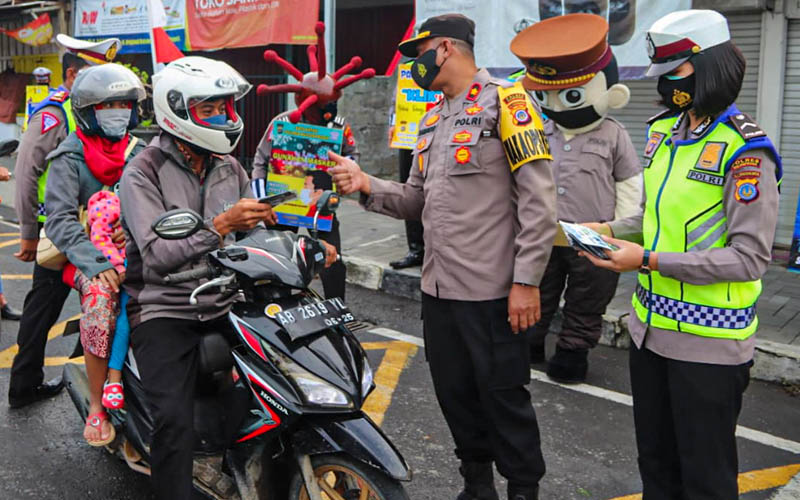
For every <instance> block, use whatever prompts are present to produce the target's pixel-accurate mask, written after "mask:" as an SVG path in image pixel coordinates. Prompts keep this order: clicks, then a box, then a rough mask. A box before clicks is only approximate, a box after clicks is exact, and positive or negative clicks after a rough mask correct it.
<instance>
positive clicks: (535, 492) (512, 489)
mask: <svg viewBox="0 0 800 500" xmlns="http://www.w3.org/2000/svg"><path fill="white" fill-rule="evenodd" d="M508 500H539V487H538V486H511V485H510V484H509V485H508Z"/></svg>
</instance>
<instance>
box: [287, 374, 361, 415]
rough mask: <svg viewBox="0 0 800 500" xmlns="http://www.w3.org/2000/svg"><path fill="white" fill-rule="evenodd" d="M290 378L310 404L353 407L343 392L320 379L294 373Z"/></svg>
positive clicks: (310, 375)
mask: <svg viewBox="0 0 800 500" xmlns="http://www.w3.org/2000/svg"><path fill="white" fill-rule="evenodd" d="M291 376H292V379H293V380H294V381H295V382H296V383H297V386H298V387H299V388H300V391H301V392H302V393H303V394H304V395H305V397H306V400H307V401H308V402H309V403H311V404H315V405H320V406H340V407H343V408H350V407H352V406H353V403H351V402H350V400H349V399H348V397H347V395H346V394H345V393H344V392H342V391H340V390H339V389H337V388H336V387H334V386H332V385H331V384H329V383H327V382H325V381H324V380H322V379H321V378H319V377H315V376H314V375H312V374H311V373H308V372H306V373H304V374H299V373H294V374H292V375H291Z"/></svg>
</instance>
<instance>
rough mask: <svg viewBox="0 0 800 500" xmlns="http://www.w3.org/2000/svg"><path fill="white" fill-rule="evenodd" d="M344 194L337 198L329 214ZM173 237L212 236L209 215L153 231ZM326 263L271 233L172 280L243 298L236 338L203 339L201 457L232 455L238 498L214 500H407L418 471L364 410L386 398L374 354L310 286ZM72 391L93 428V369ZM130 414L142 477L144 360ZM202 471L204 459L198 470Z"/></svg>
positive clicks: (173, 220) (315, 248)
mask: <svg viewBox="0 0 800 500" xmlns="http://www.w3.org/2000/svg"><path fill="white" fill-rule="evenodd" d="M338 203H339V198H338V195H336V194H335V193H333V192H330V191H326V192H325V193H324V194H323V195H322V197H321V198H320V199H319V201H318V203H317V214H316V216H315V219H314V227H313V228H312V230H311V235H312V236H316V235H317V233H316V230H317V228H316V221H317V217H319V216H325V215H331V214H332V213H333V212H334V211H335V209H336V208H337V206H338ZM153 230H154V231H155V232H156V234H157V235H158V236H159V237H161V238H165V239H182V238H188V237H189V236H191V235H193V234H194V233H196V232H197V231H201V230H207V228H206V227H205V226H204V222H203V219H202V217H200V216H199V215H198V214H197V213H195V212H193V211H191V210H185V209H177V210H172V211H170V212H167V213H165V214H163V215H162V216H160V217H159V218H158V220H156V221H155V222H154V223H153ZM324 262H325V248H324V247H323V246H322V244H321V243H320V242H319V241H318V240H317V239H315V238H308V237H304V236H298V235H296V234H293V233H291V232H278V231H260V232H255V233H253V234H252V235H250V236H248V237H247V238H244V239H242V240H239V241H237V242H236V243H235V244H231V245H228V246H225V247H224V248H220V249H218V250H214V251H212V252H210V253H209V254H208V259H207V264H206V265H204V266H202V267H199V268H195V269H191V270H188V271H184V272H179V273H175V274H170V275H167V276H165V277H164V281H165V282H167V283H172V284H178V283H182V282H188V281H192V280H197V279H207V280H208V281H205V282H204V283H203V284H201V285H200V286H199V287H197V288H196V289H195V290H194V291H193V293H192V295H191V298H190V302H192V303H196V297H197V296H198V295H199V294H202V293H203V292H204V291H205V290H209V289H212V288H222V289H227V290H232V291H235V292H236V293H238V294H239V296H240V300H239V301H237V302H236V303H235V304H234V306H233V308H232V309H231V311H230V313H229V315H228V318H229V321H230V323H231V326H232V327H233V328H232V330H233V331H234V332H235V334H233V333H229V332H218V333H212V334H206V335H204V336H203V338H202V340H201V345H200V373H201V375H200V376H199V380H198V386H197V387H198V389H197V395H196V397H195V431H196V434H197V446H196V452H197V453H198V454H202V453H206V454H210V453H213V452H217V453H218V451H219V450H225V453H224V463H223V470H224V472H225V474H227V475H228V476H229V477H230V478H231V480H232V481H233V482H234V483H235V486H236V490H237V491H238V493H236V494H233V495H229V496H227V497H225V496H220V494H219V493H215V492H214V491H213V490H212V489H210V488H209V487H208V486H207V485H206V484H204V483H203V482H201V481H199V480H198V479H197V478H195V487H196V488H198V489H200V490H201V491H203V492H204V493H206V495H208V496H209V497H211V498H217V499H222V498H241V499H259V500H266V499H270V500H283V499H290V500H365V499H367V500H407V499H408V495H407V494H406V492H405V490H404V489H403V486H402V484H401V481H408V480H410V479H411V471H410V469H409V467H408V465H407V464H406V462H405V460H404V459H403V457H402V456H401V455H400V453H399V452H398V451H397V449H396V448H395V446H394V445H393V444H392V442H391V441H390V440H389V438H388V437H386V435H385V434H384V433H383V432H382V431H381V430H380V429H379V428H378V427H377V426H376V425H375V424H374V423H373V422H372V420H370V418H369V417H368V416H366V415H365V414H364V413H363V412H362V411H361V406H362V404H363V403H364V400H365V399H366V398H367V396H368V395H369V393H370V392H371V391H372V390H373V389H374V383H373V376H372V370H371V369H370V367H369V364H368V362H367V358H366V355H365V352H364V350H363V348H362V347H361V345H360V344H359V342H358V340H357V339H356V337H355V336H354V335H353V333H352V332H351V331H350V330H349V329H348V328H347V323H349V322H351V321H353V320H354V318H353V315H352V313H351V312H350V311H349V310H348V309H347V307H346V306H345V304H344V303H343V302H342V300H341V299H338V298H334V299H328V300H323V299H322V298H321V297H320V296H319V295H318V294H317V293H316V292H315V291H314V290H312V289H311V288H309V284H310V282H311V280H312V279H313V278H314V276H315V275H316V274H317V273H318V271H320V270H321V269H322V267H323V265H324ZM64 381H65V382H66V384H67V390H68V392H69V394H70V396H71V398H72V400H73V402H74V403H75V406H76V407H77V409H78V413H79V414H80V416H81V418H83V419H85V418H86V416H87V413H88V408H89V390H88V385H87V379H86V375H85V372H84V371H83V368H82V367H80V366H78V365H75V364H70V363H68V364H66V365H65V367H64ZM123 381H124V386H125V404H126V408H125V409H124V410H119V411H117V410H112V411H110V412H109V414H110V417H111V421H112V423H113V424H114V426H115V427H116V429H117V436H118V438H117V439H116V440H115V442H114V443H112V444H111V445H109V446H108V450H109V451H110V452H111V453H114V454H116V455H117V456H119V457H120V458H122V459H123V460H124V461H125V462H127V464H128V465H129V466H130V467H131V468H132V469H133V470H135V471H137V472H141V473H144V474H149V472H150V468H149V465H148V461H149V452H150V443H149V440H150V435H151V431H152V428H153V422H152V418H151V415H150V412H149V410H148V406H147V403H146V401H145V400H144V390H143V388H142V383H141V381H140V378H139V374H138V370H137V367H136V360H135V358H134V357H133V354H132V351H129V354H128V359H127V361H126V365H125V368H124V370H123ZM196 463H197V461H196Z"/></svg>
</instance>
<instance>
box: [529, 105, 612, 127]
mask: <svg viewBox="0 0 800 500" xmlns="http://www.w3.org/2000/svg"><path fill="white" fill-rule="evenodd" d="M542 111H544V114H546V115H547V117H548V118H550V119H551V120H553V121H554V122H556V123H557V124H559V125H561V126H562V127H564V128H567V129H573V128H582V127H585V126H587V125H589V124H591V123H594V122H596V121H597V120H599V119H600V118H602V116H600V115H598V114H597V111H595V110H594V106H584V107H582V108H578V109H568V110H566V111H556V110H554V109H547V108H544V107H543V108H542Z"/></svg>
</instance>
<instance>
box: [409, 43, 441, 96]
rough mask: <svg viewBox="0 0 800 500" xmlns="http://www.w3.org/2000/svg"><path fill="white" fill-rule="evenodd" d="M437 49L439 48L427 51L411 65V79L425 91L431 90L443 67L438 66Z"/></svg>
mask: <svg viewBox="0 0 800 500" xmlns="http://www.w3.org/2000/svg"><path fill="white" fill-rule="evenodd" d="M437 49H438V47H437V48H436V49H431V50H428V51H426V52H425V53H423V54H422V55H421V56H419V57H417V58H416V59H414V63H413V64H412V65H411V78H413V79H414V83H416V84H417V85H419V86H420V87H421V88H423V89H425V90H430V88H431V85H433V80H435V79H436V75H438V74H439V70H440V69H441V66H438V65H437V64H436V51H437ZM442 64H444V63H442Z"/></svg>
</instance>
